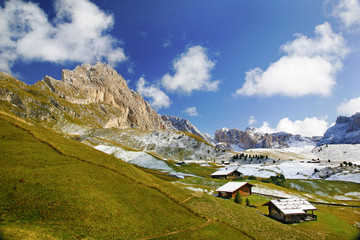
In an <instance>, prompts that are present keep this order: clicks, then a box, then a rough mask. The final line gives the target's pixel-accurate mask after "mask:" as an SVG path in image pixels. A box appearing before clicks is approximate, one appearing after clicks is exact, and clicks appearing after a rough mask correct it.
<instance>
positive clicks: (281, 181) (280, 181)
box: [261, 174, 286, 187]
mask: <svg viewBox="0 0 360 240" xmlns="http://www.w3.org/2000/svg"><path fill="white" fill-rule="evenodd" d="M285 181H286V179H285V176H284V175H283V174H278V175H276V176H271V177H269V178H267V179H262V180H261V182H264V183H273V184H275V185H278V186H281V187H284V186H285Z"/></svg>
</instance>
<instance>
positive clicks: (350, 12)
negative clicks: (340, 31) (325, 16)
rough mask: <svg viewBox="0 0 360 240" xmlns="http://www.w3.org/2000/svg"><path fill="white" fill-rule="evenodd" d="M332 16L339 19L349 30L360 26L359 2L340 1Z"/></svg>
mask: <svg viewBox="0 0 360 240" xmlns="http://www.w3.org/2000/svg"><path fill="white" fill-rule="evenodd" d="M332 15H333V16H335V17H337V18H339V19H340V21H341V22H342V23H343V24H344V25H345V27H347V28H351V27H359V26H360V2H359V0H340V2H339V4H338V5H337V6H336V7H335V8H334V10H333V12H332Z"/></svg>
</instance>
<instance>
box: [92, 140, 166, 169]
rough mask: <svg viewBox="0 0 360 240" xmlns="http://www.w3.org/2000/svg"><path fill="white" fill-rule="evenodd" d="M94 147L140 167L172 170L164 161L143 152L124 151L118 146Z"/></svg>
mask: <svg viewBox="0 0 360 240" xmlns="http://www.w3.org/2000/svg"><path fill="white" fill-rule="evenodd" d="M95 149H97V150H100V151H102V152H104V153H107V154H110V155H114V156H115V157H116V158H120V159H121V160H123V161H125V162H128V163H132V164H135V165H138V166H140V167H144V168H149V169H158V170H166V171H171V170H172V168H171V167H169V166H168V165H167V164H166V163H165V162H164V161H162V160H159V159H157V158H155V157H153V156H151V155H149V154H147V153H145V152H134V151H126V150H124V149H123V148H120V147H112V146H105V145H98V146H96V147H95Z"/></svg>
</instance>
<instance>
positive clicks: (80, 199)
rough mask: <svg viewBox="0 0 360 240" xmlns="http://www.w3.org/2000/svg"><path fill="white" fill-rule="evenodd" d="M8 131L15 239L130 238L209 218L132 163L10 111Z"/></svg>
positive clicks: (6, 181) (4, 224)
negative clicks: (17, 117) (29, 122)
mask: <svg viewBox="0 0 360 240" xmlns="http://www.w3.org/2000/svg"><path fill="white" fill-rule="evenodd" d="M10 122H12V123H10ZM13 124H16V125H17V126H15V125H13ZM0 129H1V131H0V132H1V134H0V141H1V142H0V168H1V169H2V171H1V172H0V182H1V184H0V193H1V194H0V203H1V212H0V219H1V221H0V228H1V230H2V231H3V232H4V234H5V236H6V235H8V236H10V237H9V238H10V239H19V238H20V239H21V238H22V237H24V236H33V237H35V238H40V239H42V238H46V236H52V237H55V238H59V239H63V238H65V239H67V238H69V239H70V238H76V237H79V238H90V239H91V238H93V239H113V238H122V239H127V238H138V237H146V236H150V235H154V234H155V235H156V234H160V233H163V232H169V231H173V230H181V229H186V228H189V227H193V226H197V225H201V224H202V223H204V222H206V220H205V219H204V218H201V217H199V216H197V215H196V214H194V213H193V212H192V211H191V210H189V209H188V208H187V207H186V206H185V205H182V204H181V201H182V200H184V199H185V198H187V197H189V194H188V193H186V192H185V191H183V190H181V189H179V188H176V187H174V186H172V185H171V184H167V183H165V182H164V183H163V182H161V181H159V180H157V179H154V177H151V176H150V175H148V174H145V173H143V172H142V171H140V170H138V169H136V168H134V167H133V166H132V165H129V164H126V163H123V162H121V161H120V160H118V159H116V158H113V157H110V156H108V155H106V154H103V153H101V152H98V151H96V150H93V149H92V148H90V147H87V146H84V145H82V144H79V143H76V142H74V141H71V140H68V139H65V138H62V137H61V136H59V135H57V134H55V133H53V132H51V131H49V130H45V129H43V128H40V127H34V126H28V125H26V124H23V123H21V122H15V121H14V120H13V119H11V118H7V117H4V116H1V117H0ZM23 235H24V236H23Z"/></svg>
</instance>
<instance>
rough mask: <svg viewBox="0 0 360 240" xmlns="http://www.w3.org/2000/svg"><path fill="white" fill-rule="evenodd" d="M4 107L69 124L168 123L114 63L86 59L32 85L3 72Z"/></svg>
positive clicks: (152, 127)
mask: <svg viewBox="0 0 360 240" xmlns="http://www.w3.org/2000/svg"><path fill="white" fill-rule="evenodd" d="M0 78H1V83H0V84H1V85H0V101H2V104H1V108H2V109H3V110H5V111H10V112H13V113H15V114H17V115H19V116H20V117H23V118H27V119H29V120H32V121H40V122H42V123H44V124H45V125H48V126H50V127H54V128H57V129H59V128H60V129H61V130H64V131H70V128H73V127H74V126H76V127H75V128H79V126H81V127H89V128H93V127H100V128H112V127H114V128H138V129H149V130H156V129H164V126H163V124H162V121H161V117H160V116H159V115H158V114H157V112H156V111H155V110H154V109H153V108H151V106H150V105H149V103H148V102H146V101H145V100H144V99H143V97H142V96H141V95H140V94H139V93H137V92H134V91H132V90H130V89H129V88H128V86H127V83H126V81H125V80H124V78H123V77H122V76H121V75H119V74H118V73H117V72H116V71H115V70H114V69H113V68H112V67H111V66H109V65H106V64H103V63H97V64H95V65H93V66H91V65H89V64H83V65H81V66H77V67H76V68H75V69H74V70H72V71H71V70H63V71H62V79H61V80H55V79H54V78H52V77H49V76H46V77H45V78H44V79H43V80H42V81H39V82H37V83H36V84H34V85H26V84H25V83H23V82H21V81H18V80H16V79H14V78H13V77H11V76H9V75H7V74H5V73H1V74H0Z"/></svg>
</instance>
